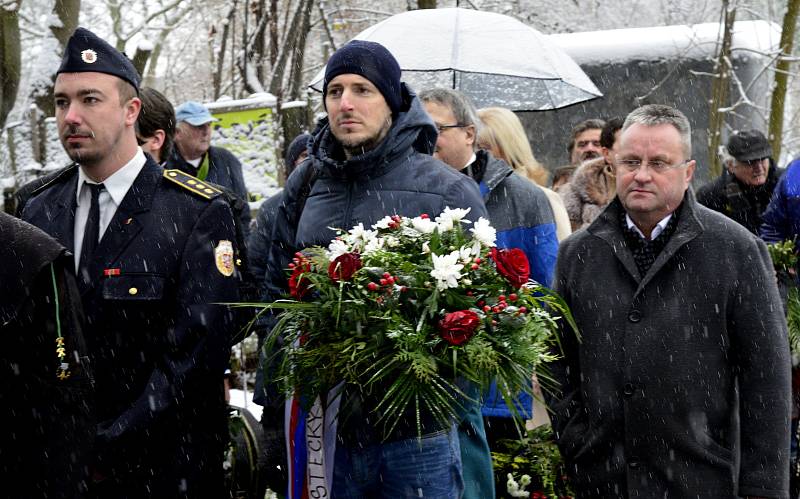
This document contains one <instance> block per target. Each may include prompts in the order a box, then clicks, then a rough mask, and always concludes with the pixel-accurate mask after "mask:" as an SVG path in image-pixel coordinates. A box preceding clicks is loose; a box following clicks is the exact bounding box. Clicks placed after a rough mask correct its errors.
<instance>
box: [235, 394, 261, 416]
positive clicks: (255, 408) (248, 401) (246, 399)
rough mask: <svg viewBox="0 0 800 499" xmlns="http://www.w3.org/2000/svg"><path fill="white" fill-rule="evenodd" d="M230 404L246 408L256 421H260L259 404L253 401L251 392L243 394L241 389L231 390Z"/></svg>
mask: <svg viewBox="0 0 800 499" xmlns="http://www.w3.org/2000/svg"><path fill="white" fill-rule="evenodd" d="M230 405H233V406H236V407H241V408H244V409H247V410H248V411H249V412H250V414H252V415H253V417H254V418H256V421H261V406H260V405H258V404H254V403H253V392H251V391H248V392H247V393H246V394H245V392H244V391H242V390H231V401H230Z"/></svg>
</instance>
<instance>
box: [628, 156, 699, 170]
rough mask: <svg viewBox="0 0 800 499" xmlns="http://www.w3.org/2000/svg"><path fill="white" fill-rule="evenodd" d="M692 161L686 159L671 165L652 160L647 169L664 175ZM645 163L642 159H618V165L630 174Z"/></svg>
mask: <svg viewBox="0 0 800 499" xmlns="http://www.w3.org/2000/svg"><path fill="white" fill-rule="evenodd" d="M689 161H690V160H688V159H686V160H683V161H681V162H680V163H677V164H674V165H671V164H669V163H667V162H666V161H661V160H660V159H651V160H650V161H648V162H647V168H649V169H650V170H652V171H654V172H656V173H664V172H665V171H667V170H671V169H673V168H680V167H681V166H683V165H685V164H686V163H688V162H689ZM642 164H643V161H642V160H641V159H617V161H616V165H617V166H618V167H619V168H622V169H623V170H625V171H628V172H635V171H636V170H638V169H639V168H641V167H642Z"/></svg>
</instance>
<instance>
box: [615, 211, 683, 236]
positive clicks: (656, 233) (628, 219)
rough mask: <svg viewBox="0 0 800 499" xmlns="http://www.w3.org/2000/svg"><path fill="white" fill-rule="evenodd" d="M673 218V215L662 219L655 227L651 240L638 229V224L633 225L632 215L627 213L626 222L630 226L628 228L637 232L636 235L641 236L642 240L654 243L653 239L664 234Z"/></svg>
mask: <svg viewBox="0 0 800 499" xmlns="http://www.w3.org/2000/svg"><path fill="white" fill-rule="evenodd" d="M671 218H672V213H670V214H669V215H667V216H666V217H664V218H662V219H661V221H660V222H658V223H657V224H656V226H655V227H653V232H652V233H651V234H650V239H647V238H646V237H645V235H644V234H643V233H642V231H640V230H639V227H637V226H636V224H635V223H633V220H631V217H630V215H628V214H627V213H625V222H626V223H627V224H628V228H629V229H632V230H635V231H636V233H637V234H639V236H641V238H642V239H644V240H645V241H648V240H649V241H652V240H653V239H655V238H657V237H658V236H659V234H661V233H662V232H664V229H666V228H667V224H668V223H669V220H670V219H671Z"/></svg>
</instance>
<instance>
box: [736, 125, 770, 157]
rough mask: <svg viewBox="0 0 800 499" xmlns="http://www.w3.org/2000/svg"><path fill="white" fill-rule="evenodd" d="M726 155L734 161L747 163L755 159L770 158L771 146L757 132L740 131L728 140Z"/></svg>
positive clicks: (762, 135)
mask: <svg viewBox="0 0 800 499" xmlns="http://www.w3.org/2000/svg"><path fill="white" fill-rule="evenodd" d="M728 154H730V155H731V156H733V157H734V158H735V159H736V161H741V162H742V163H747V162H748V161H753V160H755V159H763V158H769V157H772V146H770V144H769V142H768V141H767V138H766V137H764V134H763V133H761V132H759V131H758V130H742V131H739V132H736V133H735V134H734V135H731V138H730V139H728Z"/></svg>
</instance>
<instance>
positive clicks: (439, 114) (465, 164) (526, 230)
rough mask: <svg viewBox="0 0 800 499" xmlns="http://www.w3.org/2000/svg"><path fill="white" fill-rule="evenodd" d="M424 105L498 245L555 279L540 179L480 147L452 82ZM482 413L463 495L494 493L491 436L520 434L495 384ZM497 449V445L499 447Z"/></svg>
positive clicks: (523, 406) (538, 274)
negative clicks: (476, 194) (477, 195)
mask: <svg viewBox="0 0 800 499" xmlns="http://www.w3.org/2000/svg"><path fill="white" fill-rule="evenodd" d="M419 98H420V100H421V101H422V103H423V104H424V105H425V111H426V112H427V113H428V115H429V116H430V117H431V119H433V122H434V124H435V125H436V128H437V129H438V130H439V137H438V138H437V140H436V149H435V152H434V154H433V155H434V157H436V158H438V159H440V160H442V161H444V162H445V163H447V164H448V165H449V166H450V167H451V168H453V169H454V170H457V171H460V172H462V173H464V174H465V175H467V176H469V177H470V178H472V179H473V180H474V181H475V182H476V183H477V184H478V186H479V188H480V191H481V195H482V196H483V202H484V203H485V204H486V211H488V212H489V220H490V221H491V222H492V225H493V226H494V227H495V229H497V247H498V248H519V249H521V250H522V251H524V252H525V255H526V256H527V257H528V261H529V262H530V270H531V278H532V279H534V280H536V281H537V282H540V283H542V284H543V285H544V286H550V285H551V282H552V280H553V267H554V266H555V261H556V252H557V251H558V238H557V237H556V226H555V221H554V218H553V210H552V209H551V208H550V203H549V201H548V200H547V195H546V194H545V193H544V191H543V190H542V189H540V188H539V186H537V185H536V184H534V183H533V182H531V181H529V180H528V179H526V178H524V177H521V176H519V175H517V174H516V173H514V170H513V168H511V166H509V165H508V164H507V163H506V162H505V161H503V160H501V159H498V158H495V157H494V156H492V155H491V153H490V152H489V151H486V150H484V149H478V148H477V144H476V137H477V133H478V130H477V128H478V126H479V124H480V121H479V119H478V114H477V112H476V111H475V107H474V106H473V105H472V102H470V100H469V98H468V97H467V96H466V95H464V94H463V93H461V92H458V91H457V90H453V89H450V88H434V89H430V90H425V91H424V92H421V93H420V94H419ZM515 405H516V407H517V410H518V411H519V414H520V415H522V416H523V417H524V418H526V419H528V418H530V417H531V414H532V405H533V400H532V398H531V397H530V395H526V394H524V393H522V394H520V395H519V397H518V398H517V400H516V401H515ZM481 412H482V414H483V416H484V418H486V419H485V423H486V428H485V429H486V431H485V432H484V421H481V414H479V413H470V414H468V415H467V416H466V417H465V419H464V420H463V421H462V422H461V425H460V427H459V438H460V439H461V442H460V443H461V461H462V464H463V466H464V476H465V489H464V496H463V497H464V499H471V498H476V499H477V498H483V497H494V496H495V490H494V487H493V485H494V482H493V480H492V473H491V462H489V461H488V459H487V460H486V462H481V460H482V458H483V457H488V455H489V453H488V452H484V449H486V444H487V439H488V442H489V445H490V448H491V447H492V446H495V445H496V443H497V441H498V440H500V439H516V438H519V432H518V430H517V429H516V427H515V425H514V421H513V419H512V417H511V416H512V415H511V410H510V409H509V408H508V407H507V406H506V403H505V401H504V400H503V398H502V397H501V396H500V394H499V393H498V391H497V387H496V385H495V384H492V387H491V389H490V390H489V393H487V394H485V397H484V406H483V407H482V410H481ZM495 450H496V449H495Z"/></svg>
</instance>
